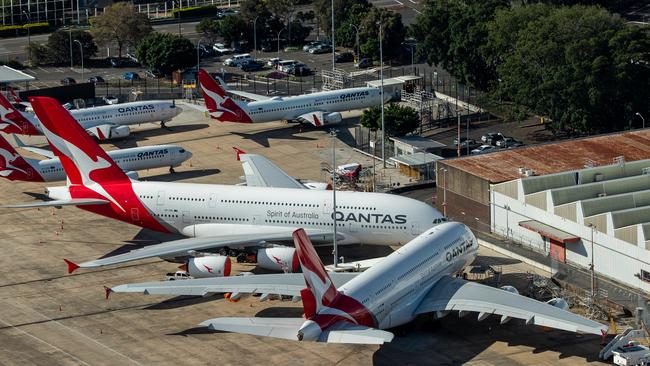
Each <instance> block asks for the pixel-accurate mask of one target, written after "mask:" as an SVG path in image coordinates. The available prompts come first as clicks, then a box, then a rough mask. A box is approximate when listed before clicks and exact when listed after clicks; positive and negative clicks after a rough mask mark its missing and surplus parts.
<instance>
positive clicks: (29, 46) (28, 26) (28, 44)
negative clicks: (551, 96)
mask: <svg viewBox="0 0 650 366" xmlns="http://www.w3.org/2000/svg"><path fill="white" fill-rule="evenodd" d="M3 9H4V7H3ZM23 14H25V16H26V17H27V21H28V22H29V24H27V59H28V60H29V66H31V65H32V52H31V49H32V33H31V30H30V28H31V22H32V18H31V17H30V16H29V14H27V12H26V11H24V10H23ZM637 114H638V113H637Z"/></svg>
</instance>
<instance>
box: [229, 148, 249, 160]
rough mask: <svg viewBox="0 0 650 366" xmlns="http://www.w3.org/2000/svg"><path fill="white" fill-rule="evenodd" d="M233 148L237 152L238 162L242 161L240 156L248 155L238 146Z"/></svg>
mask: <svg viewBox="0 0 650 366" xmlns="http://www.w3.org/2000/svg"><path fill="white" fill-rule="evenodd" d="M232 148H233V150H235V152H236V153H237V161H241V159H240V155H241V154H246V151H244V150H242V149H240V148H238V147H237V146H233V147H232Z"/></svg>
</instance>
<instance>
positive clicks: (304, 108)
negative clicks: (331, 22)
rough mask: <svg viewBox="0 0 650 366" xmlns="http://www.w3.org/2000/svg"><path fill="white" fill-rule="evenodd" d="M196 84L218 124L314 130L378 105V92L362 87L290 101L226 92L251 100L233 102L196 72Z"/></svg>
mask: <svg viewBox="0 0 650 366" xmlns="http://www.w3.org/2000/svg"><path fill="white" fill-rule="evenodd" d="M199 82H200V84H201V90H202V91H203V98H204V99H205V106H206V108H207V110H208V112H209V114H210V117H212V118H215V119H217V120H219V121H221V122H241V123H257V122H271V121H280V120H286V121H294V120H297V121H300V122H308V123H311V124H313V125H314V126H316V127H320V126H324V125H327V124H332V123H338V122H341V120H342V119H343V117H342V116H341V113H340V112H341V111H347V110H353V109H364V108H368V107H372V106H376V105H379V104H380V101H381V91H380V90H379V89H377V88H370V87H363V88H351V89H341V90H332V91H324V92H318V93H313V94H303V95H298V96H293V97H265V96H262V95H257V94H253V93H246V92H240V91H236V90H228V92H229V93H232V94H236V95H239V96H242V97H245V98H248V99H252V100H254V101H253V102H250V103H243V102H239V101H235V100H233V99H232V98H230V97H229V96H228V95H227V94H226V91H225V90H224V89H223V88H222V87H221V86H220V85H219V84H218V83H217V82H216V81H215V80H214V79H213V78H212V77H211V76H210V74H208V73H207V71H205V70H203V69H201V70H199Z"/></svg>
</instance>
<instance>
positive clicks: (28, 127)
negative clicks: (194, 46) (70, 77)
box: [0, 94, 182, 141]
mask: <svg viewBox="0 0 650 366" xmlns="http://www.w3.org/2000/svg"><path fill="white" fill-rule="evenodd" d="M181 111H182V109H181V108H179V107H176V104H175V103H174V102H167V101H159V100H158V101H156V100H152V101H144V102H132V103H123V104H116V105H105V106H100V107H93V108H84V109H75V110H72V111H70V114H71V115H72V117H73V118H74V119H75V120H76V121H77V122H78V123H79V125H81V127H83V128H84V129H85V130H86V131H87V132H88V133H89V134H91V135H92V136H94V137H95V138H97V139H98V140H100V141H103V140H109V139H116V138H123V137H126V136H128V135H129V134H130V133H131V131H130V129H129V127H128V126H129V125H135V124H141V123H149V122H161V124H162V125H164V123H165V122H167V121H170V120H171V119H172V118H174V117H176V116H177V115H178V114H180V113H181ZM41 130H42V129H41V126H40V121H39V119H38V117H37V116H34V115H32V114H31V113H23V112H20V111H19V110H17V109H16V108H15V107H14V106H13V105H12V104H11V103H9V101H8V100H7V98H5V97H4V95H2V94H0V131H1V132H5V133H14V134H19V135H41V134H42V133H41Z"/></svg>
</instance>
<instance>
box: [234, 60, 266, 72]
mask: <svg viewBox="0 0 650 366" xmlns="http://www.w3.org/2000/svg"><path fill="white" fill-rule="evenodd" d="M239 68H240V69H241V70H242V71H246V72H252V71H260V70H262V69H263V68H264V63H263V62H259V61H256V60H250V61H244V62H242V63H241V64H239Z"/></svg>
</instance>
